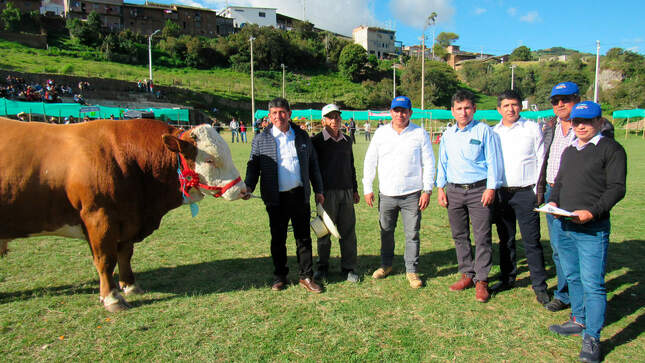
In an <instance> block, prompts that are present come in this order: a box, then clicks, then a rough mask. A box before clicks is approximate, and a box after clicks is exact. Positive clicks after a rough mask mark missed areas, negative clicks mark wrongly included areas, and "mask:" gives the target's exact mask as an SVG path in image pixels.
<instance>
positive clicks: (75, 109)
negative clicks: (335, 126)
mask: <svg viewBox="0 0 645 363" xmlns="http://www.w3.org/2000/svg"><path fill="white" fill-rule="evenodd" d="M83 107H90V108H91V110H92V111H90V112H81V109H82V108H83ZM97 109H98V111H95V110H97ZM129 110H137V111H147V112H153V113H154V114H155V118H156V119H160V120H169V121H181V122H188V121H190V118H189V112H188V110H187V109H174V108H145V109H140V108H136V109H135V108H122V107H107V106H100V105H91V106H82V105H79V104H78V103H45V102H21V101H13V100H7V99H5V98H0V115H4V116H9V115H11V116H13V115H17V114H19V113H21V112H25V113H31V114H35V115H45V116H47V117H52V116H53V117H59V118H61V117H69V116H73V117H76V118H83V117H85V116H88V117H90V118H103V119H107V118H110V116H111V115H114V117H118V118H121V117H123V114H124V113H125V112H126V111H129ZM319 113H320V112H319Z"/></svg>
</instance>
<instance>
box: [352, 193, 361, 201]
mask: <svg viewBox="0 0 645 363" xmlns="http://www.w3.org/2000/svg"><path fill="white" fill-rule="evenodd" d="M360 201H361V196H360V195H358V192H354V204H358V203H360Z"/></svg>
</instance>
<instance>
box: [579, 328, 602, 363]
mask: <svg viewBox="0 0 645 363" xmlns="http://www.w3.org/2000/svg"><path fill="white" fill-rule="evenodd" d="M601 356H602V352H601V351H600V341H599V340H598V339H596V338H593V337H592V336H590V335H587V334H585V337H584V339H582V349H581V350H580V355H579V356H578V358H579V359H580V361H581V362H594V363H595V362H600V358H601Z"/></svg>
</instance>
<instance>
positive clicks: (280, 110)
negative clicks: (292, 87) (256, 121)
mask: <svg viewBox="0 0 645 363" xmlns="http://www.w3.org/2000/svg"><path fill="white" fill-rule="evenodd" d="M269 119H270V120H271V123H273V126H275V127H277V128H278V130H280V131H282V132H287V130H289V120H290V119H291V111H290V110H287V109H286V108H284V107H271V108H270V109H269Z"/></svg>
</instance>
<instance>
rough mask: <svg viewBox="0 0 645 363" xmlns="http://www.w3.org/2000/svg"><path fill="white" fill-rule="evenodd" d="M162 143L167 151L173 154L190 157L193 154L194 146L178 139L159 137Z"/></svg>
mask: <svg viewBox="0 0 645 363" xmlns="http://www.w3.org/2000/svg"><path fill="white" fill-rule="evenodd" d="M161 139H162V140H163V143H164V144H165V145H166V147H167V148H168V150H170V151H172V152H174V153H182V154H184V155H191V154H194V153H195V146H194V145H193V144H191V143H189V142H188V141H184V140H181V139H179V138H178V137H176V136H173V135H169V134H166V135H163V136H161Z"/></svg>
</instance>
